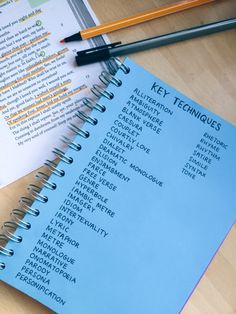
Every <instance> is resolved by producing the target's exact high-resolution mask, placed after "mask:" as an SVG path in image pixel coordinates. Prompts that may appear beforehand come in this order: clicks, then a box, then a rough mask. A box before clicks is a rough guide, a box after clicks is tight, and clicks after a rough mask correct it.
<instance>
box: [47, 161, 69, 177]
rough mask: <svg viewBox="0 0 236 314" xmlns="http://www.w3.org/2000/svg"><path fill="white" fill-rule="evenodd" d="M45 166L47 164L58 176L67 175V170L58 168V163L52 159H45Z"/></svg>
mask: <svg viewBox="0 0 236 314" xmlns="http://www.w3.org/2000/svg"><path fill="white" fill-rule="evenodd" d="M44 164H45V166H47V167H48V168H49V170H50V171H51V172H52V173H53V174H55V175H56V176H58V177H64V175H65V171H64V170H62V169H59V168H57V164H56V163H55V162H54V161H51V160H48V159H47V160H46V161H45V163H44Z"/></svg>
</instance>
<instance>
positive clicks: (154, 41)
mask: <svg viewBox="0 0 236 314" xmlns="http://www.w3.org/2000/svg"><path fill="white" fill-rule="evenodd" d="M235 27H236V18H231V19H227V20H223V21H219V22H215V23H210V24H205V25H202V26H197V27H192V28H188V29H184V30H180V31H177V32H174V33H169V34H165V35H161V36H157V37H152V38H148V39H145V40H140V41H136V42H133V43H129V44H125V45H120V44H121V42H117V43H113V44H108V45H104V46H100V47H95V48H91V49H87V50H83V51H79V52H77V56H76V63H77V65H85V64H90V63H94V62H99V61H104V60H107V59H109V58H110V57H117V56H122V55H127V54H130V53H134V52H138V51H143V50H146V49H151V48H157V47H161V46H165V45H169V44H172V43H176V42H179V41H183V40H187V39H191V38H195V37H200V36H205V35H209V34H213V33H216V32H221V31H225V30H228V29H233V28H235Z"/></svg>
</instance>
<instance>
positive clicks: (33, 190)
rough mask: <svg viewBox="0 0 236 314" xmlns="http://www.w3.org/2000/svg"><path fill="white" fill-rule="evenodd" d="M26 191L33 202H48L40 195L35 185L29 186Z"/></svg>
mask: <svg viewBox="0 0 236 314" xmlns="http://www.w3.org/2000/svg"><path fill="white" fill-rule="evenodd" d="M28 191H29V193H30V194H31V196H32V197H33V198H34V199H35V200H37V201H39V202H41V203H47V201H48V198H47V196H45V195H42V194H40V191H41V187H39V186H37V185H35V184H29V186H28Z"/></svg>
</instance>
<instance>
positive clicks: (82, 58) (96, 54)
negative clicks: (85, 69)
mask: <svg viewBox="0 0 236 314" xmlns="http://www.w3.org/2000/svg"><path fill="white" fill-rule="evenodd" d="M120 44H121V42H120V41H119V42H116V43H112V44H108V45H103V46H98V47H94V48H90V49H86V50H82V51H78V52H77V56H76V57H75V60H76V63H77V65H85V64H90V63H93V62H100V61H104V60H107V59H109V58H110V51H109V50H110V49H111V48H114V47H115V46H117V45H120Z"/></svg>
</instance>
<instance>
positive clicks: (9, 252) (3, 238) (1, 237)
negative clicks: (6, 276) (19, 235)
mask: <svg viewBox="0 0 236 314" xmlns="http://www.w3.org/2000/svg"><path fill="white" fill-rule="evenodd" d="M0 241H4V242H6V243H7V242H8V238H7V237H6V235H5V234H0ZM0 253H2V254H3V255H6V256H12V255H13V254H14V251H13V250H12V249H6V248H5V247H4V246H2V245H0ZM0 265H1V267H3V268H5V264H4V263H2V262H1V264H0Z"/></svg>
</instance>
